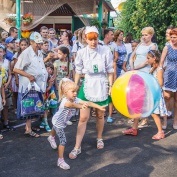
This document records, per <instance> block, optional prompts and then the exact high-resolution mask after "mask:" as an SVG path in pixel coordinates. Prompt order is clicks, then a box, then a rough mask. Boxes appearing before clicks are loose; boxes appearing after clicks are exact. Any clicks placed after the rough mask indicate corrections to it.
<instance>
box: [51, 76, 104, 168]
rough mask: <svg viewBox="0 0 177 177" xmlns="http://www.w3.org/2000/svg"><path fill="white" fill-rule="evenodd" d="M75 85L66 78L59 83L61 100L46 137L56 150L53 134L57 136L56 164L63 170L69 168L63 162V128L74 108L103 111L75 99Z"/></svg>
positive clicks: (64, 138)
mask: <svg viewBox="0 0 177 177" xmlns="http://www.w3.org/2000/svg"><path fill="white" fill-rule="evenodd" d="M77 89H78V87H77V85H76V84H75V83H74V82H73V81H71V80H69V79H68V78H64V79H62V80H61V81H60V84H59V97H60V100H61V103H60V106H59V110H58V111H57V112H56V114H55V115H54V116H53V118H52V124H53V128H52V131H51V133H50V136H49V137H48V141H49V142H50V145H51V147H52V148H53V149H57V145H56V142H55V134H57V136H58V138H59V142H60V144H59V146H58V157H59V158H58V162H57V165H58V166H59V167H60V168H62V169H64V170H68V169H70V166H69V165H68V164H67V163H66V162H65V161H64V157H63V154H64V149H65V145H66V137H65V132H64V128H65V127H66V126H67V121H68V120H70V118H71V117H72V116H73V115H74V114H75V111H76V108H78V109H85V108H87V107H94V108H97V109H100V110H102V111H105V107H102V106H99V105H97V104H95V103H92V102H86V101H82V100H80V99H79V98H77V97H76V95H77Z"/></svg>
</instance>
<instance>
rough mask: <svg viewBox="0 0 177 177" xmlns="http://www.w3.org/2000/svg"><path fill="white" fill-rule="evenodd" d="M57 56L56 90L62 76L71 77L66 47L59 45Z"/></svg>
mask: <svg viewBox="0 0 177 177" xmlns="http://www.w3.org/2000/svg"><path fill="white" fill-rule="evenodd" d="M58 58H59V59H58V60H56V61H55V62H54V77H56V79H55V81H56V82H55V88H56V90H57V89H58V85H59V83H60V81H61V80H62V79H63V78H65V77H67V78H71V71H72V64H71V63H70V61H69V49H68V47H65V46H61V47H59V48H58ZM56 94H57V93H56ZM57 96H58V95H57ZM67 124H68V125H72V122H71V121H68V122H67Z"/></svg>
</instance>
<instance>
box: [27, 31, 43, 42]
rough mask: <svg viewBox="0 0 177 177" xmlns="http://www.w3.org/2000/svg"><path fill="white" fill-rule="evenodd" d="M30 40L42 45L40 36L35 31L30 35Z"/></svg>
mask: <svg viewBox="0 0 177 177" xmlns="http://www.w3.org/2000/svg"><path fill="white" fill-rule="evenodd" d="M30 40H33V41H34V42H35V43H43V40H42V36H41V35H40V34H39V33H38V32H36V31H35V32H33V33H31V35H30Z"/></svg>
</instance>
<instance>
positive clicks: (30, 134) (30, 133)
mask: <svg viewBox="0 0 177 177" xmlns="http://www.w3.org/2000/svg"><path fill="white" fill-rule="evenodd" d="M25 135H28V136H31V137H34V138H38V137H39V136H40V135H38V134H37V133H35V132H33V131H31V132H25Z"/></svg>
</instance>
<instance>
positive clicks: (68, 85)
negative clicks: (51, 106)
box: [58, 78, 77, 101]
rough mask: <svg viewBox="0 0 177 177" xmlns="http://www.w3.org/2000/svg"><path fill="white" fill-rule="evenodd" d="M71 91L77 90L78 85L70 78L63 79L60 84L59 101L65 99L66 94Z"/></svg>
mask: <svg viewBox="0 0 177 177" xmlns="http://www.w3.org/2000/svg"><path fill="white" fill-rule="evenodd" d="M70 89H74V90H77V85H76V84H75V83H74V82H73V81H72V80H70V79H68V78H63V79H62V80H61V81H60V84H59V87H58V95H59V101H61V100H62V98H63V97H64V94H65V93H66V92H67V91H68V90H70Z"/></svg>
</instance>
